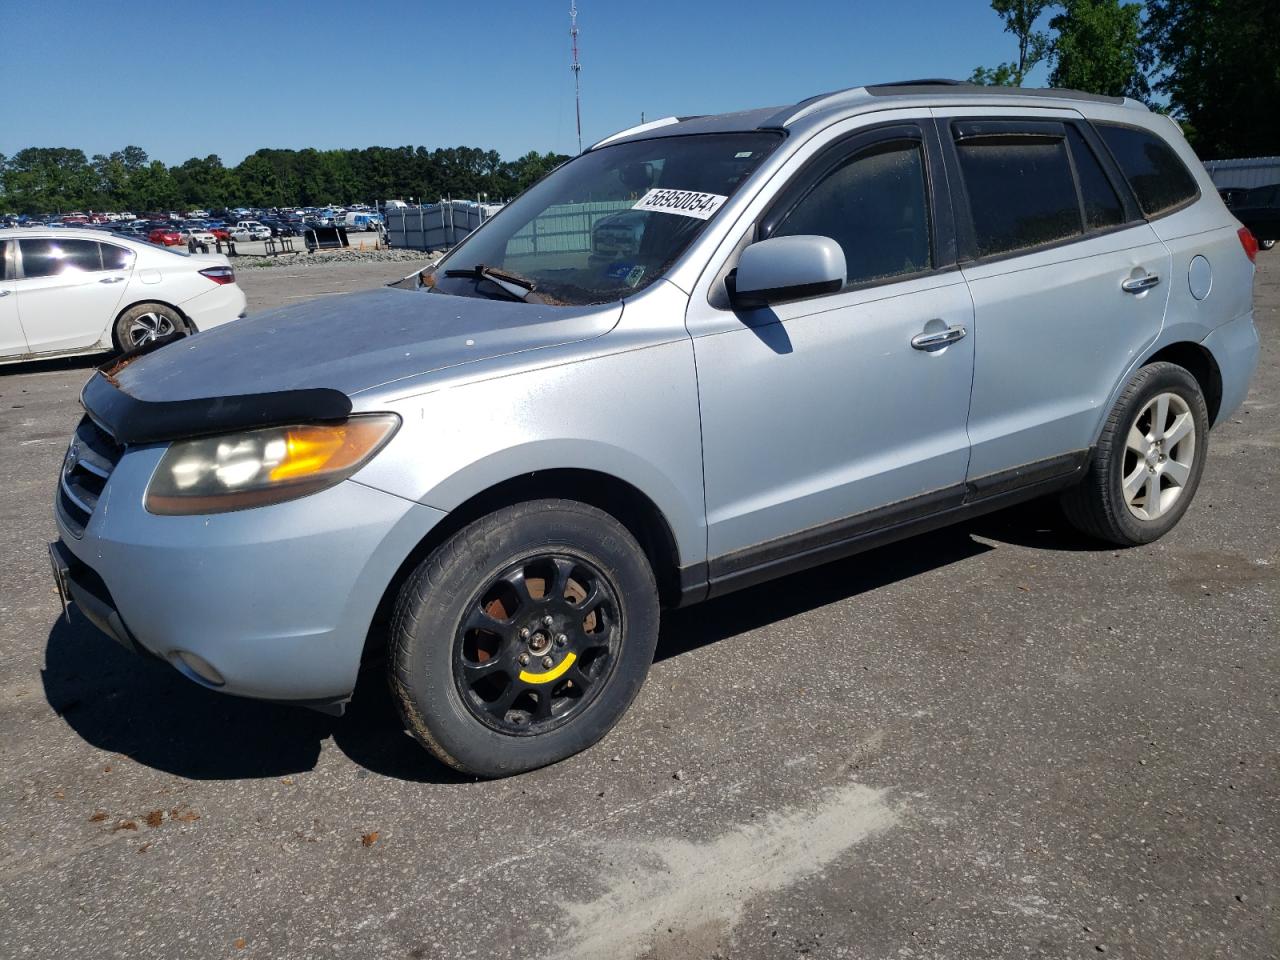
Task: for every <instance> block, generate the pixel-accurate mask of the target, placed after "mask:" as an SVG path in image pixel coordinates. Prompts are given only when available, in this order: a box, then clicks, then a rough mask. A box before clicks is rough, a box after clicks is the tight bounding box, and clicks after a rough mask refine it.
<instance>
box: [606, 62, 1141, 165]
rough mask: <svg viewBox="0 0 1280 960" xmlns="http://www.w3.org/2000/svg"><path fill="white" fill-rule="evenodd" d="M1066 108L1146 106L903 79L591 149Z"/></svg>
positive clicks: (625, 137) (668, 121)
mask: <svg viewBox="0 0 1280 960" xmlns="http://www.w3.org/2000/svg"><path fill="white" fill-rule="evenodd" d="M958 103H964V104H972V105H975V106H1002V107H1007V106H1037V107H1044V106H1066V107H1076V108H1079V107H1080V106H1081V105H1082V104H1086V103H1092V104H1105V105H1108V106H1112V107H1131V108H1134V109H1136V110H1141V111H1143V112H1146V110H1147V108H1146V106H1145V105H1143V104H1141V103H1139V102H1138V101H1136V100H1130V99H1128V98H1126V97H1106V96H1102V95H1100V94H1095V93H1084V92H1081V91H1079V90H1060V89H1053V88H1048V89H1037V88H1027V87H988V86H980V85H978V84H971V83H962V82H960V81H958V80H938V79H928V80H899V81H896V82H893V83H879V84H869V85H866V86H861V87H849V88H847V89H844V90H835V91H832V92H830V93H822V94H818V95H817V96H813V97H807V98H805V99H804V100H800V101H798V102H797V103H793V104H789V105H787V106H782V107H760V108H757V109H754V110H740V111H737V112H735V113H720V114H712V115H708V116H695V117H664V118H662V119H661V120H652V121H650V122H648V123H643V124H640V125H639V126H635V127H629V128H627V129H626V130H620V131H619V132H617V133H615V134H613V135H611V136H608V137H605V138H604V139H603V140H601V141H599V142H598V143H595V144H592V146H591V147H589V148H588V149H589V150H595V149H596V148H598V147H602V146H604V145H606V144H613V143H622V142H626V141H633V140H648V139H654V138H656V137H669V136H685V135H690V134H700V133H745V132H749V131H753V130H786V131H790V130H797V129H800V128H805V127H812V126H820V125H825V124H827V123H829V122H831V121H833V120H839V119H843V118H844V117H848V116H855V115H857V114H859V113H871V112H874V111H879V110H889V109H896V108H899V107H927V106H944V105H950V106H955V105H957V104H958Z"/></svg>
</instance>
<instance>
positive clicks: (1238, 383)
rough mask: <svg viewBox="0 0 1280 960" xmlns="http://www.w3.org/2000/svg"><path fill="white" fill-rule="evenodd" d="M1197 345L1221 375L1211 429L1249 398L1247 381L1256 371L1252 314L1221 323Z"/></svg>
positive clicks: (1255, 334)
mask: <svg viewBox="0 0 1280 960" xmlns="http://www.w3.org/2000/svg"><path fill="white" fill-rule="evenodd" d="M1201 345H1202V346H1203V347H1204V348H1205V349H1206V350H1208V351H1209V352H1210V353H1211V354H1212V355H1213V359H1214V361H1215V362H1216V363H1217V364H1218V371H1219V372H1220V373H1221V374H1222V403H1221V404H1220V405H1219V406H1218V416H1217V419H1216V420H1214V426H1217V425H1218V424H1219V423H1222V422H1223V421H1224V420H1226V419H1227V418H1228V417H1229V416H1231V414H1233V413H1235V411H1236V410H1237V409H1238V408H1239V407H1240V404H1242V403H1244V400H1245V397H1247V396H1248V395H1249V381H1250V380H1251V379H1252V378H1253V372H1254V371H1255V370H1256V369H1257V368H1258V329H1257V327H1255V326H1254V324H1253V313H1252V312H1250V313H1247V314H1245V315H1244V316H1242V317H1239V318H1237V319H1235V320H1232V321H1231V322H1230V323H1224V324H1223V325H1222V326H1220V327H1218V328H1217V329H1215V330H1214V331H1213V333H1211V334H1209V336H1207V337H1205V338H1204V340H1203V341H1201Z"/></svg>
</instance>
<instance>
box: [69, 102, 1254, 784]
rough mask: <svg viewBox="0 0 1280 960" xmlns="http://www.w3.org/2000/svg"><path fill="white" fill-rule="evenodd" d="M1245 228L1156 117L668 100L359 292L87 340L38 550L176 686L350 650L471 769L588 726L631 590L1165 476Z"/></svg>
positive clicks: (257, 674) (1123, 521)
mask: <svg viewBox="0 0 1280 960" xmlns="http://www.w3.org/2000/svg"><path fill="white" fill-rule="evenodd" d="M1256 249H1257V248H1256V244H1255V241H1254V239H1253V237H1252V235H1250V234H1249V233H1248V231H1247V230H1244V229H1242V228H1241V226H1240V224H1239V223H1238V222H1237V221H1236V220H1235V219H1234V218H1233V217H1232V216H1231V214H1230V213H1229V212H1228V211H1227V209H1226V208H1225V206H1224V205H1223V203H1222V200H1221V199H1220V198H1219V196H1218V193H1217V191H1216V190H1215V189H1214V188H1213V184H1212V183H1211V182H1210V180H1209V178H1208V176H1207V174H1206V172H1205V170H1204V169H1203V168H1202V167H1201V166H1200V164H1199V163H1198V162H1197V161H1196V157H1195V155H1194V154H1193V153H1192V151H1191V149H1190V148H1189V147H1188V145H1187V143H1186V141H1185V140H1184V139H1183V137H1182V136H1181V134H1180V133H1179V131H1178V129H1177V127H1176V125H1175V124H1174V123H1173V122H1172V121H1170V120H1169V119H1168V118H1166V117H1163V116H1159V115H1156V114H1153V113H1150V112H1148V111H1147V110H1146V108H1145V107H1143V106H1141V105H1139V104H1136V103H1134V102H1132V101H1129V100H1120V99H1109V98H1104V97H1097V96H1090V95H1085V94H1076V93H1071V92H1067V91H1052V90H1040V91H1029V90H998V89H991V88H980V87H970V86H966V85H960V84H953V83H944V82H936V81H931V82H919V83H900V84H893V85H879V86H868V87H858V88H855V89H851V90H846V91H842V92H838V93H833V94H828V95H824V96H820V97H815V98H813V99H810V100H806V101H802V102H800V103H797V104H794V105H791V106H786V107H781V108H779V107H773V108H767V109H759V110H749V111H745V112H741V113H734V114H728V115H722V116H702V117H689V118H681V119H676V118H668V119H665V120H658V121H654V122H652V123H647V124H643V125H641V126H639V127H635V128H632V129H630V130H626V131H623V132H621V133H618V134H615V135H614V136H612V137H609V138H608V139H606V140H604V141H602V142H600V143H598V144H595V145H594V146H593V147H591V148H590V149H588V150H586V151H585V152H583V153H582V154H581V155H580V156H578V157H576V158H574V159H573V160H571V161H569V162H568V163H566V164H565V165H563V166H561V167H560V168H558V169H557V170H556V171H554V172H553V173H551V174H550V175H549V176H547V177H546V178H545V179H543V180H542V181H541V182H539V183H537V184H536V185H534V186H533V187H532V188H530V189H529V190H528V191H527V192H526V193H524V194H523V195H522V196H521V197H519V198H518V199H516V200H515V201H514V202H512V203H510V204H508V205H507V206H506V207H505V208H504V209H503V210H502V211H501V212H500V213H498V214H497V215H496V216H495V217H494V218H493V219H492V220H490V221H489V222H488V223H486V224H485V225H484V226H483V227H481V228H480V229H479V230H477V231H476V232H474V233H473V234H472V235H471V236H470V237H468V238H467V239H466V240H465V241H464V242H463V243H461V244H460V245H459V246H457V247H456V248H455V249H454V250H453V251H452V252H451V253H450V254H449V255H448V256H446V257H445V258H444V259H443V260H442V261H440V263H438V264H436V265H434V266H432V267H429V268H427V269H425V270H423V271H421V272H419V273H416V274H413V275H411V276H410V277H408V278H406V279H405V280H404V281H401V282H400V283H399V284H396V285H393V286H392V287H391V288H384V289H379V290H373V291H368V292H364V293H355V294H349V295H343V296H337V297H330V298H327V299H321V300H317V301H313V302H310V303H306V304H302V305H296V306H292V307H287V308H283V309H279V310H273V311H269V312H266V313H263V314H261V315H258V316H254V317H251V318H249V319H248V320H245V321H241V322H238V323H235V324H231V325H229V326H227V327H224V328H220V329H217V330H213V331H211V332H209V333H205V334H202V335H201V336H199V337H196V338H194V339H191V340H188V341H184V342H182V343H180V344H175V345H161V346H160V348H159V349H151V350H150V351H148V350H147V349H146V348H144V349H143V350H141V351H139V352H138V353H136V354H133V355H130V356H127V357H125V358H124V359H123V360H122V361H121V362H119V363H116V364H114V365H110V366H107V367H105V368H104V369H103V370H102V371H101V372H99V373H97V374H95V375H94V376H93V377H92V379H90V381H89V382H88V383H87V384H86V386H85V388H84V390H83V393H82V395H81V401H82V404H83V406H84V408H85V416H84V418H83V420H82V422H81V423H80V426H79V428H78V429H77V430H76V433H75V437H74V439H73V441H72V443H71V446H70V449H69V450H68V451H67V455H66V458H65V462H64V465H63V467H62V473H61V477H60V479H59V484H58V490H57V493H56V504H55V512H56V516H57V523H58V528H59V532H60V540H59V541H58V542H57V543H55V544H53V545H52V548H51V558H52V562H53V567H54V574H55V577H56V579H57V580H58V582H59V585H60V586H61V588H62V589H63V590H64V591H65V595H66V596H67V597H68V598H69V600H70V601H71V602H74V603H75V604H76V606H77V607H78V608H79V609H80V610H81V611H82V612H83V613H84V614H85V615H86V616H87V617H88V619H89V620H91V621H92V622H93V623H95V624H97V625H98V626H99V627H100V628H102V629H103V630H104V631H105V632H106V633H108V634H109V635H110V636H112V637H114V638H115V639H116V640H118V641H119V642H120V643H122V644H124V645H125V646H126V647H128V648H129V649H131V650H134V651H136V652H138V653H143V654H148V655H152V656H155V657H158V658H161V659H163V660H165V661H167V662H168V663H170V664H171V665H172V666H173V667H174V668H176V669H177V670H179V671H181V672H182V673H183V674H184V675H185V676H187V677H188V678H190V679H191V680H192V681H194V682H195V683H198V684H200V685H202V686H205V687H208V688H212V689H218V690H223V691H226V692H228V693H234V694H240V695H243V696H249V697H259V698H266V699H271V700H277V701H290V702H295V703H301V704H306V705H310V706H312V707H316V708H320V709H327V710H331V711H336V710H340V709H341V708H342V706H343V705H344V704H345V703H346V702H347V701H348V699H349V698H350V696H351V693H352V690H353V688H354V686H355V681H356V676H357V670H358V668H359V667H360V665H361V662H362V660H364V659H365V658H366V656H367V655H369V654H371V653H373V652H375V651H377V652H378V653H380V654H381V653H383V652H385V659H386V661H387V663H388V665H389V675H390V685H391V689H392V695H393V697H394V699H395V701H396V703H397V705H398V707H399V709H400V711H401V713H402V715H403V718H404V720H405V723H406V726H407V728H408V730H409V731H410V732H411V733H412V734H413V735H414V736H415V737H416V738H417V739H419V740H420V741H421V742H422V744H423V745H424V746H425V747H426V748H427V749H428V750H430V751H431V752H432V753H433V754H434V755H435V756H436V757H438V758H439V759H440V760H442V761H443V762H444V763H446V764H449V765H450V766H452V767H455V768H457V769H459V770H463V771H467V772H470V773H472V774H477V775H483V776H500V775H504V774H511V773H515V772H519V771H523V770H528V769H531V768H534V767H537V766H540V765H543V764H547V763H551V762H553V761H556V760H559V759H562V758H564V757H567V756H569V755H571V754H573V753H575V752H576V751H579V750H582V749H584V748H585V747H587V746H589V745H590V744H592V743H594V742H595V741H597V740H598V739H599V738H600V737H602V736H604V735H605V733H607V732H608V731H609V729H610V728H611V727H612V726H613V725H614V724H615V723H616V722H617V721H618V719H619V718H620V717H621V716H622V714H623V713H624V711H625V710H626V709H627V707H628V705H629V704H630V703H631V701H632V700H633V698H634V697H635V696H636V693H637V691H638V690H639V689H640V686H641V683H642V682H643V680H644V678H645V675H646V673H647V671H648V668H649V665H650V663H651V660H652V657H653V652H654V645H655V642H656V640H657V636H658V624H659V611H660V609H661V608H662V607H664V606H668V607H673V606H680V605H684V604H691V603H695V602H697V601H700V600H704V599H706V598H708V597H714V596H718V595H721V594H724V593H726V592H728V591H732V590H740V589H744V588H750V587H752V586H753V585H756V584H759V583H761V582H762V581H765V580H768V579H770V578H773V577H777V576H780V575H782V574H786V573H789V572H792V571H796V570H800V569H803V568H806V567H811V566H813V565H816V564H820V563H824V562H826V561H829V560H832V559H835V558H838V557H843V556H846V555H849V554H852V553H855V552H857V551H859V550H864V549H867V548H869V547H872V546H875V545H878V544H881V543H885V542H887V541H889V540H893V539H897V538H901V537H904V536H907V535H909V534H912V533H915V532H918V531H922V530H926V529H929V528H933V527H937V526H940V525H942V524H946V523H951V522H954V521H957V520H961V519H963V518H967V517H971V516H973V515H975V514H979V513H982V512H985V511H990V510H994V509H997V508H999V507H1003V506H1005V505H1007V504H1011V503H1014V502H1016V501H1020V500H1026V499H1030V498H1034V497H1042V496H1046V495H1050V494H1052V495H1056V496H1060V497H1061V499H1062V503H1063V504H1064V506H1065V511H1066V514H1067V516H1068V517H1069V519H1070V520H1071V522H1072V523H1074V524H1075V525H1076V526H1077V527H1079V528H1080V529H1081V530H1082V531H1085V532H1086V533H1087V534H1089V535H1091V536H1094V537H1097V538H1100V539H1102V540H1105V541H1109V542H1111V543H1114V544H1119V545H1137V544H1144V543H1148V542H1150V541H1152V540H1155V539H1156V538H1158V537H1160V536H1162V535H1164V534H1165V533H1167V532H1168V531H1169V530H1170V529H1171V528H1172V527H1173V526H1174V525H1175V524H1176V523H1177V522H1178V520H1179V519H1180V518H1181V517H1182V515H1183V514H1184V513H1185V512H1186V511H1187V509H1188V508H1189V507H1190V506H1191V502H1192V498H1193V497H1194V495H1195V492H1196V487H1197V485H1198V484H1199V481H1200V477H1201V474H1202V471H1203V470H1204V465H1205V457H1206V451H1207V448H1208V439H1209V431H1210V429H1211V428H1212V427H1213V426H1214V425H1215V424H1216V423H1220V422H1221V421H1222V420H1223V419H1224V418H1226V417H1228V416H1229V415H1230V413H1231V412H1232V411H1233V410H1234V409H1235V408H1236V407H1237V406H1238V405H1239V404H1240V403H1241V401H1242V400H1243V398H1244V396H1245V393H1246V390H1247V387H1248V383H1249V378H1250V376H1251V374H1252V372H1253V369H1254V367H1255V364H1256V362H1257V354H1258V338H1257V334H1256V332H1255V329H1254V322H1253V312H1252V311H1253V308H1252V281H1253V269H1254V268H1253V263H1252V260H1253V257H1254V254H1255V253H1256Z"/></svg>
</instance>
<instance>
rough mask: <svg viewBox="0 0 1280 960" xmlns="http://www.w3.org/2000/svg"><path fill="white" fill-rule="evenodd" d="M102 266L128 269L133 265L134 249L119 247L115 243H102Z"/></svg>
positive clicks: (108, 268) (112, 268)
mask: <svg viewBox="0 0 1280 960" xmlns="http://www.w3.org/2000/svg"><path fill="white" fill-rule="evenodd" d="M102 266H103V269H105V270H128V269H129V268H130V267H131V266H133V251H132V250H128V249H126V248H125V247H117V246H116V245H115V244H114V243H104V244H102Z"/></svg>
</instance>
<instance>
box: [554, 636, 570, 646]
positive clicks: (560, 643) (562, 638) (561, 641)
mask: <svg viewBox="0 0 1280 960" xmlns="http://www.w3.org/2000/svg"><path fill="white" fill-rule="evenodd" d="M568 642H569V638H568V637H566V636H565V635H564V634H563V633H561V634H559V635H557V636H556V644H557V645H558V646H561V647H563V646H564V645H565V644H566V643H568Z"/></svg>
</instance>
